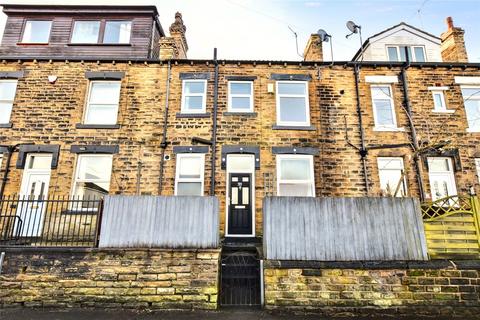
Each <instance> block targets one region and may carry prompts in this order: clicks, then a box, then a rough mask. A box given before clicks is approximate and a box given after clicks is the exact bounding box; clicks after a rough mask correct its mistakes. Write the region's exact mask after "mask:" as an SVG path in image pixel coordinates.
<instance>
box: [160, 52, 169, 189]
mask: <svg viewBox="0 0 480 320" xmlns="http://www.w3.org/2000/svg"><path fill="white" fill-rule="evenodd" d="M171 77H172V64H171V63H170V61H168V67H167V82H166V89H165V91H166V92H165V112H164V118H163V133H162V142H161V143H160V148H162V152H161V154H160V176H159V178H158V194H159V195H162V191H163V171H164V170H165V168H164V167H165V149H166V148H167V146H168V142H167V128H168V102H169V99H170V79H171Z"/></svg>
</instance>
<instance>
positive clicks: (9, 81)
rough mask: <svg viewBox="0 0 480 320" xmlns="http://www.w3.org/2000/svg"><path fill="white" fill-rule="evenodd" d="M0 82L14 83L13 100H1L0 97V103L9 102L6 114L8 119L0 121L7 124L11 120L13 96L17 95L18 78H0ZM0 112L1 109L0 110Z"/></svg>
mask: <svg viewBox="0 0 480 320" xmlns="http://www.w3.org/2000/svg"><path fill="white" fill-rule="evenodd" d="M0 83H15V92H14V94H13V100H2V99H0V103H9V104H10V103H11V106H10V114H9V115H8V121H7V122H0V124H9V123H10V121H11V120H12V113H13V104H14V103H15V98H16V96H17V87H18V80H17V79H5V80H0ZM0 112H1V110H0Z"/></svg>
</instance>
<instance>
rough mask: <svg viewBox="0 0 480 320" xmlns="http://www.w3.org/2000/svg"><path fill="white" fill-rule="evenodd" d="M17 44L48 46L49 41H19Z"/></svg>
mask: <svg viewBox="0 0 480 320" xmlns="http://www.w3.org/2000/svg"><path fill="white" fill-rule="evenodd" d="M17 46H48V42H17Z"/></svg>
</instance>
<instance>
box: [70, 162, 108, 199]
mask: <svg viewBox="0 0 480 320" xmlns="http://www.w3.org/2000/svg"><path fill="white" fill-rule="evenodd" d="M111 175H112V155H93V154H89V155H87V154H81V155H79V156H78V159H77V168H76V171H75V180H74V183H73V195H74V197H79V198H85V199H92V200H93V199H98V198H101V197H102V196H103V195H106V194H108V191H109V189H110V178H111Z"/></svg>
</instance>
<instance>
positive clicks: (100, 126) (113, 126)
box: [75, 123, 120, 129]
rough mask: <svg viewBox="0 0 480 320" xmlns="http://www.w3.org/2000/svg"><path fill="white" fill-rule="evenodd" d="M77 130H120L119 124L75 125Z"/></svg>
mask: <svg viewBox="0 0 480 320" xmlns="http://www.w3.org/2000/svg"><path fill="white" fill-rule="evenodd" d="M75 128H77V129H120V125H119V124H83V123H77V124H76V125H75Z"/></svg>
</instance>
